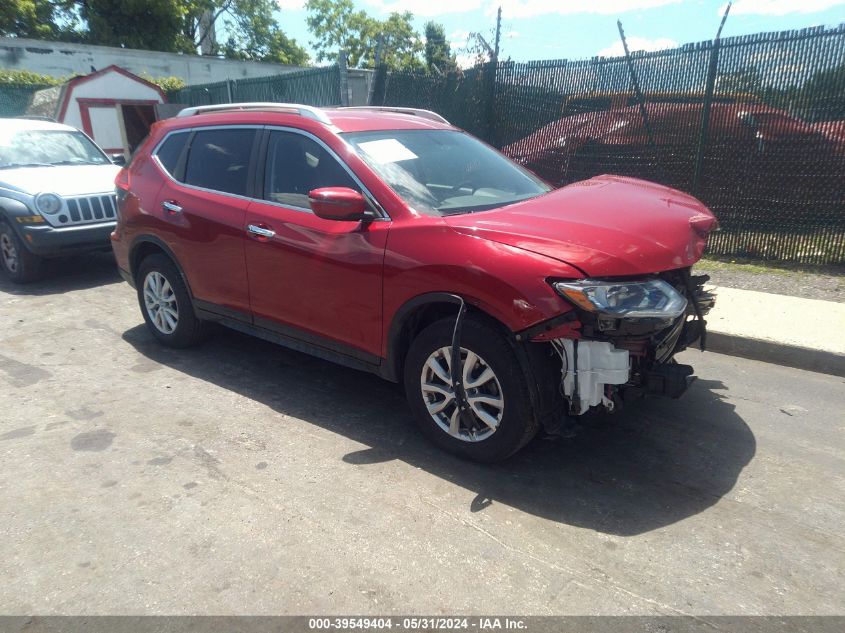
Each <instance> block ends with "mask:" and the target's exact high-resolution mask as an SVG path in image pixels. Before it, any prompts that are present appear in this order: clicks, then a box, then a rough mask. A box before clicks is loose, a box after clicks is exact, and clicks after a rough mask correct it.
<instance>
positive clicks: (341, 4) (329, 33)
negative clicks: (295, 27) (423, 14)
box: [305, 0, 422, 69]
mask: <svg viewBox="0 0 845 633" xmlns="http://www.w3.org/2000/svg"><path fill="white" fill-rule="evenodd" d="M305 8H306V9H307V11H308V18H307V23H308V29H309V30H310V31H311V34H312V35H313V36H314V40H313V41H312V42H311V46H312V47H313V48H314V49H315V50H316V51H317V61H318V62H322V61H336V60H337V54H338V51H339V50H344V51H346V59H347V63H348V64H349V66H352V67H357V66H363V67H369V68H372V67H373V66H375V58H376V50H377V49H378V47H379V40H381V52H382V56H381V62H382V63H384V64H387V66H389V67H390V68H392V69H407V68H421V67H422V62H421V61H420V53H422V42H421V41H420V36H419V33H417V31H416V30H415V29H414V26H413V24H412V22H411V21H412V20H413V17H414V16H413V14H412V13H410V12H409V11H406V12H404V13H391V14H390V15H389V16H388V17H387V19H386V20H377V19H375V18H373V17H371V16H370V15H368V14H367V13H366V12H365V11H360V10H358V11H356V10H355V6H354V5H353V4H352V0H308V1H307V2H306V3H305Z"/></svg>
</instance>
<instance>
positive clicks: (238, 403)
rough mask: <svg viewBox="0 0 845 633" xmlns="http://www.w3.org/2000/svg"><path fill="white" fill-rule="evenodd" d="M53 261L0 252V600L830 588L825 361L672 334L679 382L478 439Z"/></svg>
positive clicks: (329, 372) (696, 598)
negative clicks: (502, 445) (658, 393)
mask: <svg viewBox="0 0 845 633" xmlns="http://www.w3.org/2000/svg"><path fill="white" fill-rule="evenodd" d="M52 273H53V278H52V279H51V280H48V281H45V282H41V283H39V284H36V285H33V286H30V287H26V288H19V287H15V286H13V285H11V284H10V283H8V282H7V281H5V280H3V279H0V411H2V414H1V415H0V507H1V508H3V520H2V522H0V578H3V580H4V582H3V583H0V613H3V614H32V613H37V614H42V615H46V614H56V613H61V614H88V615H93V614H196V613H203V614H315V613H317V614H327V613H347V614H348V613H355V614H386V613H403V614H410V613H425V614H432V613H444V614H455V613H463V614H484V613H487V614H489V613H519V614H526V615H527V614H537V615H549V614H673V615H677V614H694V615H697V616H700V617H706V616H708V615H719V614H730V615H748V614H755V615H826V614H841V613H843V611H845V594H843V592H842V591H841V588H842V587H843V586H845V536H843V534H842V525H843V524H845V441H844V440H843V431H845V416H844V415H843V413H844V412H845V389H843V382H845V381H843V379H842V378H840V377H835V376H831V375H825V374H820V373H812V372H808V371H802V370H797V369H789V368H786V367H782V366H778V365H772V364H766V363H762V362H758V361H752V360H746V359H743V358H737V357H730V356H722V355H719V354H714V353H703V354H702V353H700V352H697V351H690V352H686V353H685V354H684V355H683V362H688V363H690V364H692V365H694V366H695V368H696V370H697V374H698V376H699V379H698V381H697V382H696V383H695V384H694V385H693V386H692V388H691V390H690V391H689V392H688V393H687V395H686V396H685V397H684V398H683V399H681V400H677V401H666V400H647V401H641V402H638V403H635V404H633V405H631V406H629V407H628V408H626V409H624V410H623V411H621V412H620V413H618V414H616V415H614V416H607V417H602V418H598V419H595V420H593V421H592V422H591V423H590V424H589V425H587V426H586V427H585V428H584V430H583V432H582V433H581V434H580V435H578V436H577V437H576V438H574V439H571V440H565V441H557V442H544V441H536V442H535V443H533V444H532V445H530V446H529V447H528V448H527V449H526V450H524V451H522V452H521V453H519V454H518V455H517V456H516V457H514V458H512V459H511V460H509V461H507V462H505V463H502V464H498V465H495V466H480V465H476V464H472V463H468V462H464V461H461V460H458V459H456V458H452V457H450V456H447V455H444V454H442V453H441V452H439V451H438V450H437V449H435V448H433V447H432V446H430V445H429V444H428V443H427V442H426V441H425V440H424V439H423V438H422V437H421V436H420V435H419V434H418V433H417V431H416V430H415V429H414V427H413V426H412V424H411V420H410V415H409V413H408V410H407V408H406V406H405V403H404V400H403V398H402V395H401V393H400V392H399V390H398V388H397V387H396V386H395V385H391V384H389V383H386V382H383V381H381V380H380V379H378V378H377V377H375V376H372V375H368V374H364V373H360V372H356V371H353V370H349V369H345V368H342V367H338V366H335V365H332V364H330V363H327V362H324V361H320V360H317V359H314V358H311V357H308V356H305V355H302V354H298V353H295V352H291V351H288V350H285V349H282V348H279V347H276V346H273V345H270V344H267V343H264V342H262V341H259V340H257V339H252V338H249V337H246V336H243V335H240V334H237V333H234V332H227V331H221V332H220V333H218V334H217V335H216V336H215V337H214V338H213V339H212V340H210V341H209V342H208V343H206V344H205V345H204V346H202V347H200V348H198V349H194V350H185V351H176V350H168V349H164V348H161V347H160V346H158V345H157V344H156V343H155V342H154V341H153V339H152V337H151V336H150V335H149V334H148V333H147V331H146V330H145V328H144V327H143V325H142V320H141V316H140V313H139V311H138V307H137V303H136V300H135V296H134V293H133V291H132V290H131V289H130V288H129V286H127V285H126V284H124V283H122V282H120V281H119V278H118V277H117V275H116V273H115V272H114V269H113V267H112V263H111V261H110V260H109V259H108V258H107V257H99V256H91V257H84V258H78V259H75V260H72V261H70V262H68V263H64V264H62V265H57V266H56V267H55V268H54V269H53V271H52Z"/></svg>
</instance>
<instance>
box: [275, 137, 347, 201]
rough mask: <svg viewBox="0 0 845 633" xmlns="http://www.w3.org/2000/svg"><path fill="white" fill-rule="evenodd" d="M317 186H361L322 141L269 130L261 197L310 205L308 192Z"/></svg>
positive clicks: (317, 187)
mask: <svg viewBox="0 0 845 633" xmlns="http://www.w3.org/2000/svg"><path fill="white" fill-rule="evenodd" d="M321 187H348V188H350V189H354V190H356V191H360V190H361V188H360V187H359V186H358V185H357V184H356V183H355V181H354V180H353V179H352V177H351V176H350V175H349V173H348V172H347V171H346V170H345V169H344V168H343V166H342V165H341V164H340V163H339V162H338V161H337V160H336V159H335V158H334V157H333V156H332V155H331V154H330V153H329V152H328V151H326V150H325V149H324V148H323V146H322V145H320V144H319V143H317V142H316V141H314V140H313V139H311V138H308V137H307V136H304V135H302V134H296V133H294V132H271V133H270V142H269V144H268V146H267V164H266V167H265V174H264V198H265V200H270V201H272V202H278V203H279V204H284V205H286V206H292V207H299V208H303V209H310V208H311V207H310V203H309V201H308V192H309V191H311V190H312V189H319V188H321Z"/></svg>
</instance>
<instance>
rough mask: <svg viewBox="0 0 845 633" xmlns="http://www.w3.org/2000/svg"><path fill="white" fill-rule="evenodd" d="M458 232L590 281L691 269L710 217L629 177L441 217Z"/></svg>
mask: <svg viewBox="0 0 845 633" xmlns="http://www.w3.org/2000/svg"><path fill="white" fill-rule="evenodd" d="M445 220H446V222H447V223H448V224H449V226H451V227H452V228H453V229H455V230H456V231H460V232H462V233H467V234H470V235H476V236H478V237H482V238H485V239H488V240H492V241H494V242H500V243H502V244H508V245H510V246H514V247H517V248H522V249H525V250H528V251H532V252H534V253H539V254H541V255H546V256H548V257H552V258H554V259H557V260H560V261H563V262H566V263H567V264H570V265H572V266H575V267H577V268H579V269H581V270H582V271H584V273H585V274H587V275H588V276H590V277H611V276H626V275H642V274H648V273H654V272H660V271H664V270H672V269H675V268H682V267H686V266H691V265H692V264H694V263H695V262H697V261H698V260H699V259H700V258H701V253H702V251H703V250H704V246H705V244H706V241H707V234H708V233H709V232H710V231H711V230H712V229H713V228H715V226H716V218H715V217H714V216H713V214H712V213H711V212H710V211H709V210H708V209H707V207H705V206H704V205H703V204H702V203H701V202H699V201H698V200H696V199H695V198H693V197H692V196H689V195H687V194H684V193H681V192H680V191H676V190H674V189H670V188H669V187H664V186H662V185H658V184H655V183H651V182H647V181H644V180H637V179H634V178H623V177H620V176H597V177H595V178H592V179H590V180H585V181H582V182H578V183H574V184H571V185H568V186H566V187H563V188H562V189H558V190H556V191H553V192H551V193H549V194H546V195H544V196H541V197H539V198H534V199H532V200H526V201H524V202H518V203H516V204H512V205H509V206H507V207H503V208H501V209H496V210H493V211H486V212H479V213H468V214H463V215H455V216H450V217H446V218H445Z"/></svg>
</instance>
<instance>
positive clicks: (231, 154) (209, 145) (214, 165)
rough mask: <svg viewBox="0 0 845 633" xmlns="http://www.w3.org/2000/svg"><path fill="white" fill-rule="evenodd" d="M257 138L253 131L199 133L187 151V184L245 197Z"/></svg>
mask: <svg viewBox="0 0 845 633" xmlns="http://www.w3.org/2000/svg"><path fill="white" fill-rule="evenodd" d="M254 139H255V130H254V129H243V128H226V129H220V130H200V131H199V132H197V133H196V134H195V135H194V138H193V140H192V141H191V147H190V150H189V151H188V161H187V164H186V165H185V182H186V183H187V184H189V185H194V186H196V187H203V188H204V189H213V190H215V191H223V192H225V193H234V194H237V195H239V196H245V195H246V194H247V178H248V173H249V158H250V154H251V153H252V143H253V141H254Z"/></svg>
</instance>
